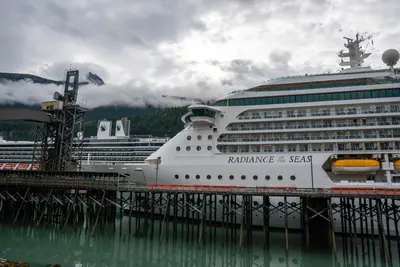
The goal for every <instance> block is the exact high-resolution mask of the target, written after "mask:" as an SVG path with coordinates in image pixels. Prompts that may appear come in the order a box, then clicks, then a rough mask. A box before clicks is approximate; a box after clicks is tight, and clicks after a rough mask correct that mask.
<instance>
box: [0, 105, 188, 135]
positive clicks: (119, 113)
mask: <svg viewBox="0 0 400 267" xmlns="http://www.w3.org/2000/svg"><path fill="white" fill-rule="evenodd" d="M6 107H8V108H26V109H40V105H24V104H21V103H13V104H3V105H0V111H1V108H6ZM186 112H187V106H185V107H175V108H165V109H161V108H154V107H144V108H134V107H129V106H102V107H97V108H93V109H91V110H89V111H88V112H87V113H86V115H85V122H84V127H85V128H84V136H94V135H96V131H97V121H98V120H101V119H109V120H113V121H115V120H117V119H120V118H122V117H127V118H129V119H130V120H131V134H132V135H135V134H151V135H154V136H169V137H173V136H174V135H175V134H177V133H178V132H179V131H181V130H182V129H183V123H182V121H181V117H182V116H183V114H185V113H186ZM35 131H36V124H35V123H32V122H16V121H4V122H0V136H3V137H4V138H5V139H6V140H26V141H28V140H34V136H35Z"/></svg>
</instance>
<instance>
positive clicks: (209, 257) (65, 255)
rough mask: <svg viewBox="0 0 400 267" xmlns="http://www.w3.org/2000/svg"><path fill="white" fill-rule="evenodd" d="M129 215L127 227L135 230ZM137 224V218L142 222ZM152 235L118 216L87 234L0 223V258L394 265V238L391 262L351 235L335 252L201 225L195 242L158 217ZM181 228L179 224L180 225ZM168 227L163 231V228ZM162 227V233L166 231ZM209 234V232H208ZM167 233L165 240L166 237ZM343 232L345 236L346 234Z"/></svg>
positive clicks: (294, 237) (147, 264)
mask: <svg viewBox="0 0 400 267" xmlns="http://www.w3.org/2000/svg"><path fill="white" fill-rule="evenodd" d="M134 223H135V222H134V220H133V221H132V228H131V229H135V225H134ZM142 225H143V223H142ZM154 226H155V227H154V229H155V230H154V236H153V238H151V237H150V234H148V236H143V234H140V232H139V234H135V233H131V234H128V221H127V218H125V217H124V219H123V221H122V224H121V229H122V232H120V231H119V223H118V222H117V223H116V230H115V229H114V227H113V226H109V227H108V228H106V229H105V231H104V232H101V231H100V230H97V231H96V232H95V234H94V235H93V236H91V233H90V230H89V231H86V230H85V229H84V228H83V227H79V228H77V229H73V228H72V227H67V228H66V229H65V230H64V231H61V230H57V229H55V228H54V227H52V226H48V227H44V226H40V227H35V226H15V225H0V257H1V258H7V259H9V260H15V261H25V262H28V263H29V264H30V266H34V267H35V266H46V265H47V264H50V263H58V264H61V266H74V267H78V266H79V267H81V266H82V267H83V266H85V267H86V266H87V267H89V266H93V267H94V266H96V267H98V266H104V267H106V266H107V267H111V266H112V267H117V266H118V267H120V266H137V267H142V266H143V267H152V266H154V267H159V266H160V267H161V266H163V267H164V266H171V267H172V266H184V267H189V266H191V267H192V266H193V267H194V266H196V267H203V266H218V267H219V266H221V267H225V266H226V267H228V266H229V267H236V266H237V267H247V266H263V267H264V266H269V267H275V266H276V267H278V266H282V267H287V266H293V267H297V266H298V267H301V266H307V267H319V266H323V267H331V266H332V267H340V266H348V267H350V266H360V267H366V266H399V261H398V258H399V257H398V254H399V253H398V250H397V246H396V244H397V243H396V240H393V241H391V242H389V243H390V248H391V250H390V251H391V258H392V265H390V264H388V263H385V262H383V261H382V259H383V258H382V257H380V250H379V244H378V242H377V240H367V239H366V238H363V239H362V240H361V239H360V237H358V239H357V240H354V239H350V238H346V237H342V236H337V237H336V254H334V253H333V252H332V250H331V249H318V244H317V246H314V247H313V248H311V249H307V248H306V247H305V245H304V244H303V243H304V242H302V240H303V239H302V235H301V233H289V239H288V245H289V246H288V250H286V249H285V244H286V241H285V234H284V232H281V231H273V232H271V233H270V246H269V248H268V249H266V248H263V240H262V232H260V231H254V232H253V234H252V236H253V239H252V242H251V244H249V245H246V246H242V247H241V246H240V238H239V237H238V235H239V230H237V231H236V233H235V236H236V237H237V238H236V240H231V239H230V232H229V234H228V240H227V241H226V232H225V230H222V229H217V231H216V236H215V238H214V236H213V238H212V239H210V235H209V233H210V232H209V231H211V229H209V228H207V229H206V235H205V236H204V238H205V239H204V243H202V242H199V235H198V232H196V231H197V228H196V227H195V228H194V229H193V231H192V229H191V230H190V231H189V233H186V231H181V229H182V227H181V225H178V231H177V235H176V236H175V238H174V236H173V234H172V224H170V225H169V228H168V229H167V228H166V230H164V232H163V237H162V238H161V239H160V237H159V229H160V227H159V226H160V222H154ZM183 229H185V228H183ZM168 231H169V232H168ZM167 232H168V235H167ZM212 233H214V232H212ZM167 236H168V240H167ZM347 237H350V235H348V236H347Z"/></svg>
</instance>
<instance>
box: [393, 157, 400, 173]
mask: <svg viewBox="0 0 400 267" xmlns="http://www.w3.org/2000/svg"><path fill="white" fill-rule="evenodd" d="M393 166H394V171H395V172H400V159H398V160H396V161H395V162H393Z"/></svg>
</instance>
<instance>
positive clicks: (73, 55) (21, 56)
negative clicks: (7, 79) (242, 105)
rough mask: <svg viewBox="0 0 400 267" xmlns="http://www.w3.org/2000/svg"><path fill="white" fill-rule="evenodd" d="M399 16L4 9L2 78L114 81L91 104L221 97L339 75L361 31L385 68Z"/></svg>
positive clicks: (242, 8) (207, 1)
mask: <svg viewBox="0 0 400 267" xmlns="http://www.w3.org/2000/svg"><path fill="white" fill-rule="evenodd" d="M399 13H400V2H399V1H398V0H381V1H374V0H362V1H356V2H354V3H353V2H349V1H343V0H340V1H331V0H304V1H295V0H251V1H247V0H246V1H245V0H219V1H214V0H203V1H195V0H135V1H131V0H113V1H111V0H98V1H94V0H84V1H81V0H72V1H61V0H42V1H34V2H31V1H22V0H15V1H2V2H1V3H0V25H1V27H0V43H1V44H2V45H1V49H0V71H3V72H24V73H31V74H37V75H41V76H43V77H46V78H51V79H56V80H62V79H63V77H64V73H65V70H66V69H68V68H69V66H72V67H73V68H79V69H80V70H81V77H84V75H85V74H86V73H87V72H89V71H91V72H93V73H96V74H98V75H99V76H100V77H101V78H102V79H103V80H104V81H105V83H106V86H105V87H103V88H100V87H93V88H92V87H91V86H88V87H85V88H83V87H82V91H81V93H82V97H85V98H87V99H92V100H93V101H92V100H91V101H92V103H93V105H96V104H107V103H113V102H115V101H126V102H129V103H131V104H132V103H136V102H135V101H131V99H132V98H134V97H136V98H135V99H138V98H137V97H143V98H144V99H152V98H154V99H157V100H156V101H155V102H157V103H158V101H161V102H162V101H167V102H168V101H169V100H166V99H165V98H160V96H161V95H163V94H164V95H177V96H185V97H199V96H200V97H207V98H213V97H219V96H222V95H224V94H226V93H228V92H230V91H232V90H236V89H244V88H247V87H251V86H256V85H259V84H260V83H263V82H264V81H265V80H268V79H270V78H274V77H276V76H286V75H297V74H304V73H320V72H323V71H327V70H329V71H336V70H338V69H339V66H338V64H337V60H338V59H337V57H336V52H338V51H339V50H340V49H342V48H343V43H344V40H343V39H342V37H343V36H344V35H345V36H354V35H355V33H356V32H364V31H368V32H369V33H372V34H373V35H374V43H375V46H372V45H371V44H370V45H369V46H368V50H371V49H372V52H373V55H372V56H371V57H370V58H369V59H368V60H367V62H368V63H371V65H372V66H373V67H384V64H383V63H381V59H380V57H381V54H382V53H383V51H385V50H386V49H388V48H396V49H400V47H399V44H400V34H399V31H400V24H399V23H398V14H399ZM349 14H357V15H356V16H351V15H349ZM28 88H29V89H28ZM54 90H55V88H52V87H46V86H45V87H40V86H38V85H31V84H25V85H24V84H23V83H20V84H15V85H7V86H6V87H5V86H3V85H2V86H0V95H1V96H2V99H3V100H4V99H6V100H7V99H8V100H12V99H14V98H17V99H23V100H24V101H27V102H29V101H33V99H36V100H35V101H43V100H44V99H48V98H49V97H50V98H51V95H52V92H53V91H54ZM39 97H43V98H44V99H42V98H40V99H39ZM128 99H129V100H128ZM94 100H95V101H94ZM146 101H147V100H145V101H144V102H146ZM149 101H151V100H149ZM88 102H89V100H88ZM142 104H143V103H142ZM167 104H168V105H170V104H173V103H170V102H168V103H167ZM137 105H140V103H139V102H138V104H137Z"/></svg>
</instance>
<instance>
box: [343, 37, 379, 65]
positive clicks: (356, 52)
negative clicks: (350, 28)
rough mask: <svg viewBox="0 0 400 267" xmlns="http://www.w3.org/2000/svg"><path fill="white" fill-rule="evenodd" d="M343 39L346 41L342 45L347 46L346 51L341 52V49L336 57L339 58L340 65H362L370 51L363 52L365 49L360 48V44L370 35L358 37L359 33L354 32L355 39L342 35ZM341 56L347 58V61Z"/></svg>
mask: <svg viewBox="0 0 400 267" xmlns="http://www.w3.org/2000/svg"><path fill="white" fill-rule="evenodd" d="M343 38H344V39H345V40H347V43H345V44H344V47H345V48H347V50H348V51H347V52H343V51H344V50H343V49H342V50H341V51H339V53H338V57H340V58H341V62H340V64H339V65H340V66H350V68H359V67H361V66H362V64H363V63H364V59H366V58H367V57H369V56H370V55H371V53H365V51H364V50H363V49H362V47H361V46H360V44H361V43H362V42H364V41H365V40H368V39H370V38H372V36H367V37H363V36H361V37H360V34H359V33H357V34H356V39H355V40H354V39H352V38H349V37H343ZM343 58H348V59H349V60H348V61H344V60H343Z"/></svg>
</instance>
